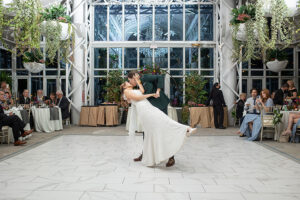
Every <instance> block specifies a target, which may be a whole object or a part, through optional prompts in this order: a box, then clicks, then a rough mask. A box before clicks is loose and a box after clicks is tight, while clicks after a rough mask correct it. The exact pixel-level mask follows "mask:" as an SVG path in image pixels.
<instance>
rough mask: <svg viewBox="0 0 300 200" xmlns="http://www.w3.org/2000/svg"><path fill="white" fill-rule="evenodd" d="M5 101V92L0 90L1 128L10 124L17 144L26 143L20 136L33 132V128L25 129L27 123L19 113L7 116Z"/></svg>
mask: <svg viewBox="0 0 300 200" xmlns="http://www.w3.org/2000/svg"><path fill="white" fill-rule="evenodd" d="M3 101H5V97H4V92H3V91H0V128H1V129H2V126H9V127H11V128H12V130H13V135H14V139H15V143H14V145H15V146H19V145H23V144H26V142H24V141H20V140H19V137H20V136H22V137H25V136H26V135H29V134H31V133H32V132H33V130H29V131H24V127H25V124H24V123H23V122H22V120H21V119H20V118H19V117H18V116H17V115H13V114H12V113H10V114H9V116H7V115H6V114H5V113H4V110H3V107H2V105H1V104H2V102H3Z"/></svg>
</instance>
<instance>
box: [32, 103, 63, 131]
mask: <svg viewBox="0 0 300 200" xmlns="http://www.w3.org/2000/svg"><path fill="white" fill-rule="evenodd" d="M54 108H56V109H58V119H55V120H50V112H51V111H50V109H53V108H36V107H32V108H31V112H32V115H33V120H34V126H35V130H36V131H37V132H46V133H50V132H54V131H58V130H62V129H63V124H62V117H61V109H60V108H59V107H54Z"/></svg>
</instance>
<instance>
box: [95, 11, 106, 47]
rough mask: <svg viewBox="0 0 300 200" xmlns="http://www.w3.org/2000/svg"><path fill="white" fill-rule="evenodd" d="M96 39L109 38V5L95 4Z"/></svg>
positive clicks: (104, 39) (103, 39)
mask: <svg viewBox="0 0 300 200" xmlns="http://www.w3.org/2000/svg"><path fill="white" fill-rule="evenodd" d="M94 26H95V30H94V34H95V35H94V40H95V41H106V40H107V6H100V5H96V6H95V24H94Z"/></svg>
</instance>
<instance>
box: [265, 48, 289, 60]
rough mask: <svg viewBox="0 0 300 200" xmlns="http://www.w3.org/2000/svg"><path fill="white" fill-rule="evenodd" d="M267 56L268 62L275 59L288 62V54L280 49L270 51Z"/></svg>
mask: <svg viewBox="0 0 300 200" xmlns="http://www.w3.org/2000/svg"><path fill="white" fill-rule="evenodd" d="M266 55H267V61H273V60H275V59H277V60H278V61H283V60H287V54H286V52H285V51H281V50H279V49H268V50H267V53H266Z"/></svg>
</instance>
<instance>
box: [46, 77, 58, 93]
mask: <svg viewBox="0 0 300 200" xmlns="http://www.w3.org/2000/svg"><path fill="white" fill-rule="evenodd" d="M51 92H54V93H55V92H56V79H47V96H48V97H49V96H50V93H51Z"/></svg>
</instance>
